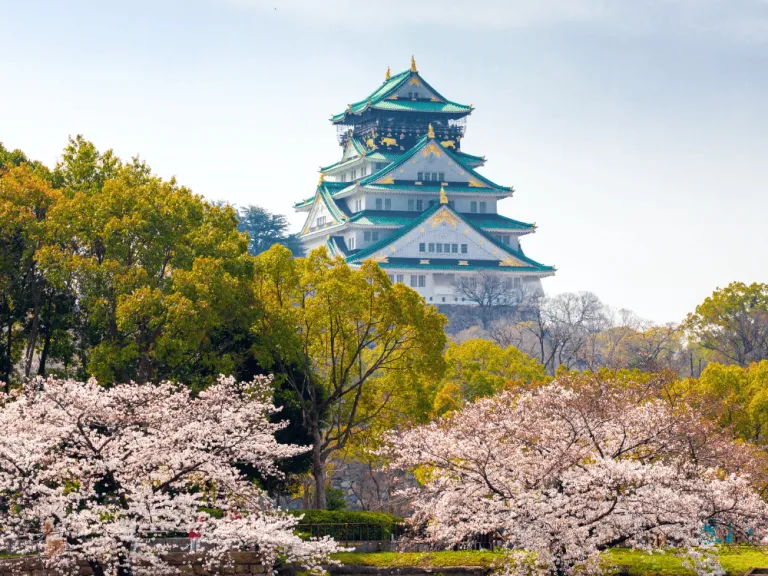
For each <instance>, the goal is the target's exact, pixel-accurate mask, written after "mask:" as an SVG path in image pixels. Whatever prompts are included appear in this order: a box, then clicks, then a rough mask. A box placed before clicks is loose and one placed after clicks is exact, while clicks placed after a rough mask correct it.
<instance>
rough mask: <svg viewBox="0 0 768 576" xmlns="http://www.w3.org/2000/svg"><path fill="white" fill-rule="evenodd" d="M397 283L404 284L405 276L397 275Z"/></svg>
mask: <svg viewBox="0 0 768 576" xmlns="http://www.w3.org/2000/svg"><path fill="white" fill-rule="evenodd" d="M397 281H398V282H402V281H403V275H402V274H398V275H397Z"/></svg>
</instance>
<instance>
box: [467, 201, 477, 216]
mask: <svg viewBox="0 0 768 576" xmlns="http://www.w3.org/2000/svg"><path fill="white" fill-rule="evenodd" d="M469 211H470V212H472V213H473V214H474V213H475V212H477V202H475V201H474V200H472V202H470V203H469Z"/></svg>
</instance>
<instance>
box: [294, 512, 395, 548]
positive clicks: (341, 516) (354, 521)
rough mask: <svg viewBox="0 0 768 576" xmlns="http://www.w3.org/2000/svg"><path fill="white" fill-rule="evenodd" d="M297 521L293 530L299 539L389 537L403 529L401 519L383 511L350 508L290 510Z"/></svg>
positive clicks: (388, 538)
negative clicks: (300, 517)
mask: <svg viewBox="0 0 768 576" xmlns="http://www.w3.org/2000/svg"><path fill="white" fill-rule="evenodd" d="M289 514H292V515H293V516H302V515H303V516H304V517H303V518H302V519H301V520H299V524H298V526H297V527H296V532H297V534H299V535H300V536H302V537H303V538H310V537H312V538H319V537H322V536H332V537H333V538H334V539H335V540H340V541H344V542H360V541H365V540H390V539H391V538H392V537H398V536H400V535H401V534H402V532H403V525H402V522H403V519H402V518H398V517H397V516H393V515H392V514H386V513H384V512H356V511H351V510H291V511H290V512H289Z"/></svg>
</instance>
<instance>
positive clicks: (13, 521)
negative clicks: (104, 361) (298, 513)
mask: <svg viewBox="0 0 768 576" xmlns="http://www.w3.org/2000/svg"><path fill="white" fill-rule="evenodd" d="M268 384H269V379H267V378H260V379H257V380H255V381H253V382H251V383H236V382H235V381H234V379H232V378H225V377H221V378H220V379H219V381H218V383H217V384H215V385H213V386H211V387H209V388H208V389H206V390H204V391H202V392H200V393H199V394H198V395H197V396H195V395H193V394H192V393H191V392H190V390H189V389H188V388H187V387H185V386H181V385H176V384H173V383H170V382H165V383H162V384H159V385H137V384H124V385H115V386H112V387H109V388H106V387H102V386H99V385H98V384H97V383H96V381H95V380H90V381H88V382H85V383H83V382H76V381H73V380H56V379H53V378H49V379H47V380H44V379H40V378H38V379H36V380H32V381H30V382H28V383H27V384H26V385H25V387H24V388H23V390H17V391H14V392H12V393H11V394H10V395H2V396H0V430H2V435H0V549H4V548H5V549H13V550H15V551H20V552H26V553H39V552H43V551H45V549H46V540H47V541H48V552H49V554H48V555H47V557H48V559H47V562H48V564H49V565H50V567H51V568H54V569H58V570H60V571H61V572H64V573H66V572H68V571H71V570H73V569H74V568H73V567H74V566H75V564H76V563H77V562H82V561H86V562H87V563H88V564H89V565H90V567H91V569H92V570H93V572H94V574H96V575H97V576H101V575H106V574H117V575H118V576H128V575H131V574H164V573H173V572H174V570H175V569H174V568H172V567H171V566H169V565H168V564H167V563H165V562H164V560H163V552H165V551H167V545H164V544H162V543H161V542H162V539H160V538H158V537H159V536H162V535H167V534H174V533H184V534H187V532H188V531H196V532H198V533H201V534H202V541H203V543H204V544H206V554H205V558H206V562H208V563H210V564H211V565H213V564H215V563H221V562H224V563H226V562H228V561H229V560H228V555H227V553H228V552H230V551H237V550H243V549H252V548H255V549H256V550H257V552H258V553H259V554H260V555H261V556H262V558H263V559H264V562H265V563H266V564H272V563H274V561H275V560H276V559H277V558H278V557H281V558H285V559H287V561H290V562H298V563H301V564H303V565H305V566H306V567H308V568H309V569H317V568H319V565H320V563H321V562H324V561H326V560H327V555H328V554H329V553H330V552H333V551H334V550H336V545H335V543H334V542H333V541H332V540H329V539H325V540H320V541H302V540H301V539H300V538H298V537H297V536H295V535H294V534H293V526H294V525H295V523H296V519H295V518H292V517H290V516H289V515H287V514H285V513H284V512H281V511H279V510H274V509H273V507H272V505H271V503H270V500H269V498H267V497H266V495H265V494H264V492H263V491H262V490H261V489H260V488H259V487H258V486H257V485H256V484H254V483H253V482H252V481H250V480H249V479H248V478H247V477H246V476H245V475H244V474H243V473H242V472H241V469H242V468H243V467H250V468H251V469H256V470H258V471H259V472H261V473H262V474H276V473H277V469H276V466H275V462H276V460H278V459H281V458H288V457H291V456H294V455H296V454H299V453H302V452H304V451H306V449H305V448H302V447H298V446H292V445H284V444H278V443H277V442H276V441H275V438H274V434H275V432H276V431H277V430H279V429H280V428H282V427H283V424H272V423H270V422H269V417H270V415H272V414H274V413H275V412H276V411H277V409H276V408H275V407H274V406H273V405H272V403H271V400H270V393H269V392H270V389H269V386H268ZM205 510H207V511H208V512H206V511H205ZM52 541H53V542H58V543H59V545H58V546H53V547H52V546H51V542H52ZM51 548H53V549H54V550H53V552H55V553H50V552H51V551H52V550H51Z"/></svg>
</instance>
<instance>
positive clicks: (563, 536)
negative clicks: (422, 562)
mask: <svg viewBox="0 0 768 576" xmlns="http://www.w3.org/2000/svg"><path fill="white" fill-rule="evenodd" d="M638 390H641V391H642V392H638ZM390 440H391V446H390V448H389V449H388V450H389V454H388V455H389V456H390V458H392V465H393V466H395V467H400V468H411V469H416V470H417V471H418V473H419V477H420V478H423V479H424V482H423V486H421V487H419V488H416V489H412V490H411V491H410V494H411V496H412V497H413V502H414V506H415V509H416V514H415V516H414V518H413V523H414V526H415V528H416V529H418V530H421V531H422V533H423V537H424V538H425V539H427V540H428V541H430V542H432V543H433V544H435V545H440V546H448V545H456V544H461V543H462V542H466V541H467V539H468V538H470V537H471V536H473V535H479V534H495V535H496V537H497V538H500V539H502V540H503V542H504V543H505V545H506V546H507V547H508V548H509V549H510V550H511V551H514V552H511V553H510V554H509V556H508V563H507V569H508V570H509V571H510V572H514V573H517V574H540V573H541V574H543V573H551V574H570V573H574V572H579V573H587V574H591V573H599V572H601V571H602V570H604V569H605V561H604V560H601V552H602V551H604V550H606V549H608V548H610V547H614V546H635V547H643V548H647V549H653V548H658V547H660V546H662V545H665V546H677V547H680V548H681V549H683V550H693V548H694V547H697V546H699V545H700V544H701V543H702V540H703V536H704V533H703V529H704V526H705V524H709V525H711V526H715V527H718V528H723V529H725V530H731V531H732V532H734V533H735V534H737V535H740V536H743V537H750V538H752V539H754V540H759V539H760V538H761V537H762V536H763V535H764V534H765V533H766V522H768V507H766V504H765V503H764V502H763V501H762V500H761V499H760V498H759V497H758V495H757V494H756V492H755V490H754V488H753V486H752V484H751V480H752V477H751V476H750V470H751V469H752V468H754V467H755V460H754V458H753V457H754V455H753V454H752V453H751V452H750V450H749V449H748V448H747V447H745V446H742V445H738V444H736V443H734V442H732V441H731V440H730V439H729V438H728V437H726V436H725V435H724V434H722V433H720V432H719V431H717V430H716V429H714V427H712V426H710V425H708V424H706V423H705V422H703V421H701V419H699V418H698V417H697V416H696V414H695V413H693V411H692V410H690V409H689V408H686V406H684V405H683V404H681V403H678V402H675V401H674V400H673V399H671V398H664V396H663V395H661V394H650V393H648V387H647V386H644V385H640V384H636V385H633V384H626V383H618V382H601V381H600V380H599V379H598V378H594V379H592V380H589V379H587V378H583V377H576V378H575V379H574V380H573V381H571V379H570V377H568V376H565V377H561V378H559V379H558V380H556V381H555V382H554V383H552V384H550V385H548V386H546V387H544V388H542V389H539V390H536V391H533V392H526V393H522V394H514V393H511V392H509V393H503V394H501V395H498V396H496V397H493V398H489V399H486V400H481V401H479V402H477V403H475V404H471V405H469V406H467V407H466V408H465V409H463V410H462V411H461V412H458V413H455V414H453V415H450V416H448V417H446V418H444V419H442V420H439V421H435V422H433V423H431V424H428V425H424V426H422V427H418V428H415V429H412V430H409V431H406V432H403V433H400V434H398V435H393V436H392V437H391V438H390ZM695 554H696V558H695V560H696V562H694V564H695V565H696V566H697V567H699V568H700V569H701V571H702V572H711V571H712V570H716V569H717V563H716V562H714V563H713V562H710V561H703V560H702V559H701V552H700V548H699V551H698V552H695Z"/></svg>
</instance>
